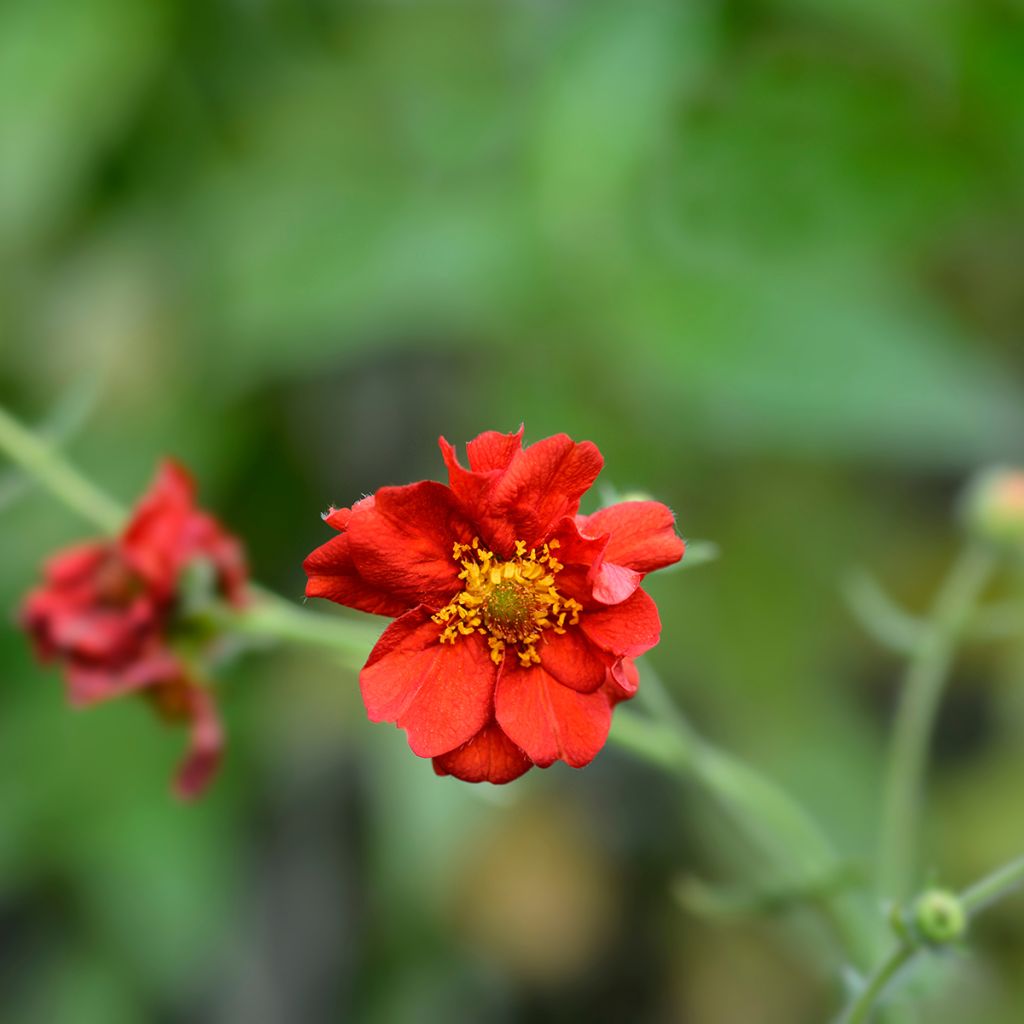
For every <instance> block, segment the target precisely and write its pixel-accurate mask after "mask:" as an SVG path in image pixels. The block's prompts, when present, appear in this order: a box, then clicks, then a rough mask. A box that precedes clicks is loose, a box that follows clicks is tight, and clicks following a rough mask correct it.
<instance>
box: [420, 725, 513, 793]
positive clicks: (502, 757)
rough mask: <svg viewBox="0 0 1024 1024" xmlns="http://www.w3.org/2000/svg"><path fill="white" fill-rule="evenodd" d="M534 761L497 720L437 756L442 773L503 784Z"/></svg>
mask: <svg viewBox="0 0 1024 1024" xmlns="http://www.w3.org/2000/svg"><path fill="white" fill-rule="evenodd" d="M532 767H533V762H532V761H531V760H530V759H529V758H528V757H527V756H526V755H525V754H524V753H523V752H522V751H521V750H520V749H519V748H518V747H517V746H516V745H515V744H514V743H513V742H512V741H511V740H510V739H509V738H508V737H507V736H506V735H505V734H504V733H503V732H502V731H501V727H500V726H499V725H498V724H497V723H496V722H491V723H490V724H489V725H485V726H484V727H483V729H481V730H480V732H478V733H477V734H476V735H475V736H474V737H473V738H472V739H471V740H470V741H469V742H468V743H464V744H463V745H462V746H461V747H458V748H457V749H456V750H453V751H451V752H450V753H448V754H441V755H440V756H439V757H435V758H434V771H435V772H437V774H438V775H454V776H455V777H456V778H457V779H462V780H463V782H493V783H494V784H495V785H501V784H502V783H505V782H511V781H512V780H513V779H518V778H519V776H520V775H522V774H523V773H524V772H527V771H529V770H530V768H532Z"/></svg>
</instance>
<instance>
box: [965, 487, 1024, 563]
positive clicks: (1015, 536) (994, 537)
mask: <svg viewBox="0 0 1024 1024" xmlns="http://www.w3.org/2000/svg"><path fill="white" fill-rule="evenodd" d="M962 513H963V518H964V522H965V524H966V526H967V529H968V530H970V531H971V533H973V534H975V535H976V536H978V537H980V538H981V539H983V540H986V541H988V542H990V543H992V544H997V545H999V546H1000V547H1007V548H1014V549H1017V550H1019V551H1021V552H1024V469H1015V468H1012V467H993V468H991V469H986V470H983V471H982V472H981V473H979V474H978V475H977V476H976V477H975V478H974V480H973V481H972V482H971V484H970V485H969V486H968V488H967V491H966V492H965V494H964V497H963V503H962Z"/></svg>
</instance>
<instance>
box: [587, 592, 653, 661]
mask: <svg viewBox="0 0 1024 1024" xmlns="http://www.w3.org/2000/svg"><path fill="white" fill-rule="evenodd" d="M579 628H580V629H582V630H583V632H584V633H586V634H587V636H588V637H589V638H590V639H591V640H593V641H594V643H595V644H597V646H598V647H600V648H602V649H603V650H605V651H610V652H611V653H612V654H617V655H619V656H620V657H623V656H625V657H629V658H636V657H638V656H639V655H641V654H643V653H644V651H649V650H650V649H651V648H652V647H653V646H654V645H655V644H656V643H657V642H658V639H659V637H660V636H661V619H659V618H658V609H657V606H656V605H655V603H654V602H653V601H652V600H651V599H650V597H648V595H647V594H646V593H645V592H644V591H643V590H638V591H636V593H634V594H633V596H632V597H631V598H629V599H628V600H626V601H623V602H622V604H616V605H612V607H610V608H603V609H602V610H601V611H596V612H584V613H583V614H582V615H581V616H580V626H579Z"/></svg>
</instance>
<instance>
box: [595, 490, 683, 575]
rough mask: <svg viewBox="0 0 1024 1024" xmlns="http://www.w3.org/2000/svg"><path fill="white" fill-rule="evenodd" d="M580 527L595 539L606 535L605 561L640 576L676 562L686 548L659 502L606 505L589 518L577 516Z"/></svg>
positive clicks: (670, 517) (668, 511) (668, 510)
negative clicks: (623, 567) (607, 537)
mask: <svg viewBox="0 0 1024 1024" xmlns="http://www.w3.org/2000/svg"><path fill="white" fill-rule="evenodd" d="M580 527H581V529H582V530H583V531H584V533H587V534H590V535H592V536H595V537H596V536H599V535H601V534H608V535H609V540H608V547H607V548H606V550H605V553H604V557H605V560H606V561H608V562H612V563H614V564H615V565H621V566H625V567H626V568H627V569H633V570H635V571H636V572H638V573H641V574H643V573H648V572H654V570H655V569H663V568H664V567H665V566H666V565H672V564H673V563H674V562H678V561H679V559H680V558H682V557H683V552H684V551H685V549H686V545H685V544H684V542H683V539H682V538H681V537H680V536H679V535H678V534H677V533H676V527H675V516H674V515H673V514H672V510H671V509H669V508H668V507H667V506H665V505H663V504H662V503H661V502H660V501H623V502H620V503H619V504H618V505H610V506H609V507H608V508H603V509H601V510H600V511H599V512H595V513H594V514H593V515H591V516H581V517H580Z"/></svg>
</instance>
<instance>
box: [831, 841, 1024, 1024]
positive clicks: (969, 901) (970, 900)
mask: <svg viewBox="0 0 1024 1024" xmlns="http://www.w3.org/2000/svg"><path fill="white" fill-rule="evenodd" d="M1022 884H1024V857H1018V858H1017V859H1016V860H1012V861H1010V863H1009V864H1004V865H1003V866H1002V867H1001V868H997V869H996V870H995V871H993V872H992V873H991V874H990V875H986V876H985V877H984V878H982V879H981V880H980V881H978V882H975V883H974V884H973V885H971V886H968V887H967V888H966V889H964V890H963V892H961V893H960V897H959V898H960V902H961V904H962V906H963V909H964V912H965V913H966V914H967V915H968V917H971V918H973V917H974V916H975V915H977V914H978V913H980V912H981V911H982V910H984V909H985V908H986V907H988V906H991V905H992V904H993V903H995V902H996V901H998V900H1000V899H1002V898H1003V897H1004V896H1007V895H1009V894H1010V893H1011V892H1013V891H1014V890H1015V889H1017V888H1019V887H1020V886H1021V885H1022ZM927 949H928V946H927V945H926V944H925V943H923V942H922V941H920V940H919V939H917V938H915V937H914V936H913V935H912V934H908V935H907V936H906V937H904V938H903V939H902V940H901V941H900V942H899V944H898V945H897V946H896V947H895V948H894V949H893V950H892V951H891V952H890V953H889V955H888V956H887V957H885V959H884V960H883V961H882V962H881V963H880V964H879V965H878V966H877V967H876V968H875V969H874V970H873V971H872V972H871V974H870V975H869V976H868V979H867V981H866V982H865V984H864V987H863V988H862V989H861V990H860V991H859V992H858V993H857V994H856V995H855V996H854V998H853V1000H852V1002H851V1003H850V1004H849V1005H848V1006H847V1008H846V1009H845V1010H844V1011H843V1014H842V1016H841V1017H840V1018H839V1021H838V1024H868V1022H869V1021H870V1020H871V1019H872V1016H873V1015H874V1013H875V1011H876V1010H877V1009H879V1002H880V1000H881V999H882V997H883V996H884V995H885V993H886V991H887V990H888V988H889V985H890V983H891V982H892V981H893V979H894V978H895V977H896V975H897V974H899V973H900V971H901V970H902V969H903V968H904V967H906V966H907V965H908V964H910V963H911V962H912V961H914V960H915V959H917V957H918V956H919V955H920V954H921V953H922V951H924V950H927Z"/></svg>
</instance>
